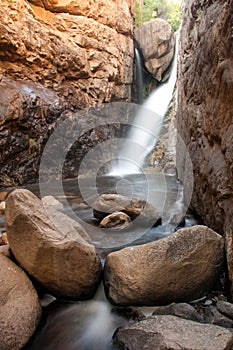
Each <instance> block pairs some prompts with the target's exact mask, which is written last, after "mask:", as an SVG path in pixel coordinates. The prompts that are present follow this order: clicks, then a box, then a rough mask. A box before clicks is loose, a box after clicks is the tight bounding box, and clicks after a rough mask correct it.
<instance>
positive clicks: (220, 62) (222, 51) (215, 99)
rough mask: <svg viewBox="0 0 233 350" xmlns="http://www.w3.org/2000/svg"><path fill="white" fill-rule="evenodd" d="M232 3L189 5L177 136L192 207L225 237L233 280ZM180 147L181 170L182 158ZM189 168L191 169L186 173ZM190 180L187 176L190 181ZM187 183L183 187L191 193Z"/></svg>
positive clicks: (183, 43) (184, 41) (181, 51)
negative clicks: (185, 154) (189, 163)
mask: <svg viewBox="0 0 233 350" xmlns="http://www.w3.org/2000/svg"><path fill="white" fill-rule="evenodd" d="M232 23H233V2H232V0H227V1H221V0H218V1H210V0H209V1H197V0H195V1H191V0H188V1H186V6H185V9H184V20H183V27H182V31H181V50H180V70H179V102H178V104H179V106H178V132H179V133H180V135H181V136H182V138H183V140H184V142H185V144H186V146H187V150H188V152H189V154H190V156H191V159H192V165H193V174H194V189H193V195H192V201H191V204H192V206H193V207H194V208H195V210H196V211H197V212H198V214H199V215H200V216H201V217H202V218H203V220H204V222H205V224H207V225H208V226H210V227H212V228H213V229H215V230H216V231H217V232H219V233H221V234H223V233H224V234H225V235H226V243H227V245H226V246H227V260H228V268H229V277H230V279H231V281H233V221H232V215H233V196H232V194H233V125H232V121H233V119H232V118H233V114H232V111H233V59H232V57H233V46H232V35H233V31H232ZM180 146H181V143H179V144H178V150H177V158H178V163H179V164H178V168H179V172H180V175H181V178H182V177H183V175H184V173H183V167H184V161H183V160H184V158H182V154H181V153H182V152H180ZM188 171H189V170H187V173H188ZM187 178H188V177H187ZM187 185H188V181H187V182H186V184H185V187H186V189H187V187H188V186H187Z"/></svg>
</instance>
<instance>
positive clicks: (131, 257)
mask: <svg viewBox="0 0 233 350" xmlns="http://www.w3.org/2000/svg"><path fill="white" fill-rule="evenodd" d="M223 246H224V242H223V238H222V237H221V236H220V235H219V234H217V233H216V232H214V231H213V230H211V229H209V228H208V227H206V226H201V225H196V226H193V227H189V228H184V229H180V230H178V231H177V232H175V233H174V234H172V235H170V236H169V237H166V238H163V239H160V240H158V241H155V242H152V243H148V244H144V245H140V246H133V247H127V248H125V249H122V250H120V251H117V252H113V253H110V254H109V255H108V256H107V259H106V264H105V269H104V284H105V290H106V294H107V297H108V299H109V300H110V301H111V302H112V303H114V304H117V305H165V304H169V303H172V302H184V301H191V300H193V299H196V298H199V297H201V296H203V295H205V293H207V292H209V291H210V290H211V288H212V287H213V285H214V283H215V282H216V279H217V278H218V276H219V272H220V271H221V269H222V266H223V261H224V248H223Z"/></svg>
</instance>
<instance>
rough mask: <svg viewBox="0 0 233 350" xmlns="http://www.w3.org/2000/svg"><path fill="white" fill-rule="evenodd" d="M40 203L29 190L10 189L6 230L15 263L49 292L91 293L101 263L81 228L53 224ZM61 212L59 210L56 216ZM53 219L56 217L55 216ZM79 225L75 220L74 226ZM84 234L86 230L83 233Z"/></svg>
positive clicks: (66, 295) (65, 295) (77, 296)
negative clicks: (11, 190) (58, 226)
mask: <svg viewBox="0 0 233 350" xmlns="http://www.w3.org/2000/svg"><path fill="white" fill-rule="evenodd" d="M50 215H51V218H50V216H48V215H47V214H46V212H45V210H44V207H43V204H42V202H41V200H40V199H38V198H37V197H36V196H35V195H34V194H33V193H31V192H30V191H28V190H23V189H17V190H15V191H13V192H12V193H11V194H10V195H9V197H8V199H7V205H6V229H7V236H8V240H9V243H10V247H11V250H12V252H13V254H14V256H15V258H16V260H17V262H18V263H19V264H20V265H21V266H22V267H23V268H24V269H25V270H26V271H27V272H28V273H29V274H30V275H31V276H32V277H33V278H35V280H37V281H38V282H39V283H40V284H41V286H42V287H44V288H45V289H46V290H48V291H49V293H50V294H52V295H54V296H57V297H61V298H69V299H84V298H89V297H91V296H92V295H93V293H94V291H95V288H96V286H97V283H98V282H99V277H100V272H101V263H100V259H99V257H98V256H97V254H96V250H95V247H94V246H93V245H92V244H90V243H89V242H88V241H87V240H85V238H83V231H84V229H83V228H82V227H80V234H79V232H78V230H77V229H75V228H73V229H72V230H71V228H70V227H65V228H63V227H60V230H59V229H58V228H57V227H56V226H55V225H54V223H53V220H54V216H52V214H50ZM60 215H63V218H64V214H61V213H59V215H58V217H60V219H61V216H60ZM55 220H56V219H55ZM77 226H78V224H77V223H76V228H77ZM85 236H87V233H85Z"/></svg>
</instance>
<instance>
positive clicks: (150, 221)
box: [92, 193, 161, 225]
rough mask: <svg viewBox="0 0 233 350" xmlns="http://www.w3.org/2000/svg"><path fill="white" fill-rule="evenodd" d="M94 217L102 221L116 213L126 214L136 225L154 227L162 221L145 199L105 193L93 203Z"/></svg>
mask: <svg viewBox="0 0 233 350" xmlns="http://www.w3.org/2000/svg"><path fill="white" fill-rule="evenodd" d="M92 207H93V214H94V217H95V218H97V219H99V220H102V219H104V218H105V217H106V216H107V215H110V214H112V213H114V212H119V211H120V212H123V213H126V214H127V215H128V216H129V217H130V218H131V220H133V221H134V222H133V223H134V224H139V225H154V224H156V223H158V222H160V221H161V218H160V215H159V214H158V212H157V210H156V208H155V207H154V206H153V205H152V204H151V203H149V202H147V201H146V200H144V199H138V198H129V197H127V196H122V195H120V194H113V193H104V194H101V195H100V196H99V198H98V199H97V200H96V201H95V202H94V203H93V205H92Z"/></svg>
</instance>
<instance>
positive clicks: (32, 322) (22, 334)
mask: <svg viewBox="0 0 233 350" xmlns="http://www.w3.org/2000/svg"><path fill="white" fill-rule="evenodd" d="M0 282H1V283H0V329H1V332H0V349H4V350H12V349H14V350H18V349H21V348H22V347H23V346H24V345H25V344H26V343H27V342H28V341H29V339H30V338H31V336H32V335H33V333H34V332H35V329H36V327H37V325H38V323H39V321H40V317H41V306H40V302H39V298H38V295H37V293H36V291H35V289H34V287H33V285H32V283H31V281H30V280H29V278H28V277H27V275H26V274H25V272H24V271H23V270H22V269H21V268H20V267H18V266H17V265H16V264H15V263H13V262H12V261H11V260H10V259H8V258H7V257H5V256H4V255H3V254H0Z"/></svg>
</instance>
